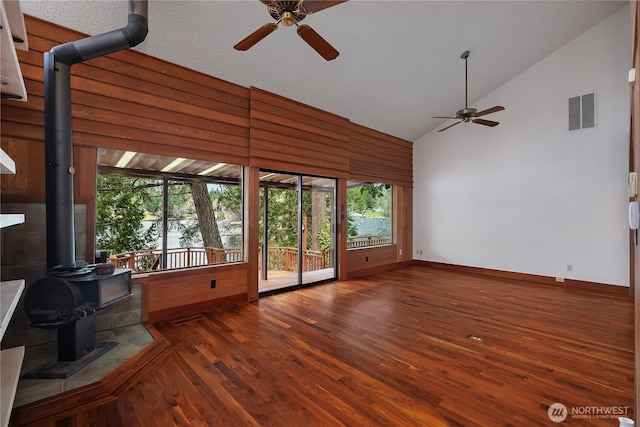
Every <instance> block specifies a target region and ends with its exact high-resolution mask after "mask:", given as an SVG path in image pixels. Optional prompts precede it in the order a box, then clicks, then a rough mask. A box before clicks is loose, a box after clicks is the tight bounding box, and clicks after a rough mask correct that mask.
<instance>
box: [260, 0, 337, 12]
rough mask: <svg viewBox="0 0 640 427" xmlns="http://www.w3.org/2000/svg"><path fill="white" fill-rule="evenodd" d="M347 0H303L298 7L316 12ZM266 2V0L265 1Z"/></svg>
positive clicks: (304, 10)
mask: <svg viewBox="0 0 640 427" xmlns="http://www.w3.org/2000/svg"><path fill="white" fill-rule="evenodd" d="M346 1H347V0H331V1H328V0H327V1H325V0H303V1H301V2H300V3H298V7H299V8H300V9H301V10H302V11H303V12H304V13H315V12H318V11H320V10H322V9H326V8H328V7H331V6H335V5H337V4H340V3H344V2H346ZM263 3H264V1H263Z"/></svg>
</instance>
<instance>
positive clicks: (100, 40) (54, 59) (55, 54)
mask: <svg viewBox="0 0 640 427" xmlns="http://www.w3.org/2000/svg"><path fill="white" fill-rule="evenodd" d="M147 32H148V26H147V0H129V20H128V23H127V26H126V27H123V28H120V29H117V30H113V31H109V32H107V33H104V34H99V35H96V36H91V37H87V38H84V39H82V40H78V41H75V42H69V43H64V44H61V45H58V46H55V47H54V48H52V49H51V50H50V51H49V52H47V53H45V54H44V121H45V136H44V139H45V159H46V165H45V166H46V206H47V269H48V270H50V271H51V270H54V271H76V270H78V269H79V268H78V267H77V266H76V253H75V252H76V250H75V236H74V210H73V175H74V173H75V169H74V167H73V140H72V136H71V72H70V70H71V66H72V65H73V64H77V63H79V62H83V61H86V60H89V59H92V58H97V57H99V56H103V55H107V54H110V53H113V52H117V51H120V50H125V49H128V48H130V47H133V46H136V45H138V44H140V43H141V42H142V41H143V40H144V39H145V37H146V36H147Z"/></svg>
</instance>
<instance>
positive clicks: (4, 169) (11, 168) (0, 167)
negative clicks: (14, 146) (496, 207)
mask: <svg viewBox="0 0 640 427" xmlns="http://www.w3.org/2000/svg"><path fill="white" fill-rule="evenodd" d="M0 173H6V174H15V173H16V162H14V161H13V159H12V158H11V157H9V155H8V154H7V153H5V152H4V150H3V149H2V148H0Z"/></svg>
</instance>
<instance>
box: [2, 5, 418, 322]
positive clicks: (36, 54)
mask: <svg viewBox="0 0 640 427" xmlns="http://www.w3.org/2000/svg"><path fill="white" fill-rule="evenodd" d="M25 23H26V27H27V32H28V37H29V45H30V50H29V51H27V52H24V51H18V57H19V60H20V65H21V68H22V72H23V75H24V79H25V84H26V87H27V92H28V102H24V103H23V102H15V101H7V100H2V104H1V106H2V112H1V113H2V114H1V118H2V135H1V138H0V139H1V143H2V148H3V149H4V150H5V151H6V152H7V153H8V154H9V155H10V156H11V157H12V158H14V160H15V161H16V163H17V164H18V173H17V175H15V176H2V178H1V179H2V199H3V201H4V202H23V203H25V202H35V203H43V202H44V188H45V185H44V82H43V80H44V78H43V73H44V71H43V53H44V52H47V51H49V50H50V49H51V48H52V47H54V46H56V45H59V44H62V43H66V42H69V41H73V40H79V39H81V38H83V37H86V35H84V34H81V33H78V32H75V31H72V30H68V29H66V28H63V27H60V26H57V25H55V24H51V23H48V22H46V21H42V20H40V19H37V18H33V17H30V16H25ZM71 73H72V77H71V87H72V93H71V100H72V116H73V140H74V146H75V148H76V149H75V152H74V156H75V163H76V170H77V173H76V179H75V182H76V186H75V197H76V201H77V202H78V203H87V205H88V222H87V230H89V232H88V233H87V234H88V235H90V234H92V233H91V232H90V230H93V229H94V227H95V225H94V224H93V221H94V214H95V200H94V199H95V173H96V172H95V156H96V151H95V150H96V148H98V147H100V148H110V149H118V150H131V151H138V152H144V153H150V154H159V155H167V156H180V157H189V158H193V159H198V160H211V161H216V162H225V163H233V164H238V165H242V166H251V169H250V170H252V171H254V172H255V171H257V169H258V168H264V169H274V170H283V171H289V172H296V173H303V174H310V175H321V176H327V177H332V178H337V179H338V183H339V184H338V186H339V188H343V189H344V188H346V187H345V185H344V181H346V180H347V179H354V180H360V181H367V182H383V183H386V184H392V185H397V186H399V187H398V192H397V194H398V196H397V197H396V196H394V197H395V198H394V204H395V205H396V212H398V213H397V214H396V217H395V219H394V230H395V233H396V234H395V236H396V242H397V248H396V245H394V249H393V251H392V252H393V253H395V254H396V256H395V257H394V256H393V253H391V252H389V254H390V256H391V259H389V263H391V264H393V263H396V262H398V261H402V260H406V259H411V257H410V255H411V253H410V252H411V249H409V250H407V249H405V248H407V247H409V248H410V244H411V233H412V227H411V216H410V213H411V211H412V204H411V196H410V194H411V190H412V155H411V153H412V149H411V147H412V144H411V143H410V142H409V141H405V140H402V139H399V138H396V137H393V136H390V135H386V134H383V133H381V132H378V131H375V130H372V129H368V128H366V127H364V126H360V125H356V124H354V123H351V122H350V121H349V120H348V119H347V118H344V117H340V116H337V115H335V114H332V113H329V112H326V111H322V110H319V109H317V108H314V107H311V106H308V105H305V104H302V103H299V102H296V101H293V100H291V99H288V98H285V97H284V96H281V95H277V94H273V93H270V92H267V91H264V90H261V89H258V88H254V87H252V88H245V87H242V86H238V85H235V84H233V83H230V82H226V81H223V80H220V79H217V78H214V77H211V76H207V75H204V74H201V73H198V72H196V71H193V70H189V69H186V68H183V67H180V66H177V65H174V64H170V63H167V62H165V61H162V60H159V59H157V58H153V57H150V56H147V55H145V54H142V53H139V52H136V51H134V50H127V51H122V52H117V53H114V54H110V55H108V56H104V57H99V58H95V59H92V60H90V61H87V62H85V63H81V64H76V65H74V66H73V67H72V68H71ZM254 178H255V177H254ZM250 182H251V183H253V185H256V183H257V181H256V180H255V179H254V180H252V181H250ZM342 193H344V191H342ZM250 200H254V199H250ZM338 202H339V204H342V205H345V204H346V196H345V195H344V194H341V195H339V200H338ZM407 214H409V216H406V215H407ZM252 223H253V222H252V221H248V224H249V226H248V229H247V230H248V231H247V232H248V233H249V234H250V233H252V232H255V230H256V229H257V228H256V227H253V228H251V224H252ZM338 227H339V230H338V234H339V236H340V238H341V240H344V241H345V242H346V234H345V232H344V230H342V229H341V228H340V227H345V224H344V222H340V223H339V224H338ZM254 240H255V239H254ZM249 243H251V240H250V239H249ZM93 246H94V242H93V236H91V237H89V238H88V241H87V253H92V251H93ZM256 247H257V246H256ZM339 248H340V256H341V260H340V277H341V278H344V277H345V275H346V274H347V272H348V271H351V270H353V269H356V270H359V269H361V268H362V266H361V265H359V263H356V265H354V266H350V265H349V263H348V259H350V257H347V253H346V245H345V244H344V242H343V243H342V244H341V245H340V244H339ZM249 249H251V248H249ZM368 250H369V249H363V250H362V251H361V252H360V255H362V256H366V255H364V253H365V252H366V251H368ZM373 251H374V255H373V256H374V257H377V254H379V250H377V249H374V250H373ZM247 253H248V254H249V255H251V256H252V254H253V251H252V250H248V251H247ZM400 253H401V254H400ZM360 255H359V256H358V257H357V259H360V258H361V256H360ZM255 264H256V263H255V262H253V263H251V262H249V263H243V264H241V265H237V266H236V267H235V268H238V269H241V270H242V271H244V272H245V275H246V277H247V279H246V281H245V280H240V282H239V283H245V286H246V287H247V288H248V289H247V290H246V291H245V292H243V293H242V294H244V295H248V297H249V298H250V299H253V298H255V297H257V276H256V275H255V271H249V270H251V269H252V268H253V269H255V268H256V265H255ZM375 264H376V265H377V264H378V261H376V263H375ZM369 265H371V264H369ZM212 268H214V269H215V268H216V267H212ZM162 274H165V273H160V275H162ZM166 274H170V273H169V272H167V273H166ZM154 276H155V275H154ZM211 277H213V276H211V274H209V272H207V273H206V274H203V273H202V272H198V273H196V272H193V274H192V273H191V272H184V273H183V276H182V280H181V281H180V283H177V284H176V285H175V286H177V287H178V288H176V289H174V290H173V292H179V291H181V290H180V289H182V288H184V287H185V286H194V287H198V291H197V292H193V293H192V296H193V301H186V302H185V301H182V302H181V304H182V303H184V304H192V303H193V304H197V303H198V302H201V300H199V299H202V298H203V295H202V293H204V292H207V295H206V297H205V299H206V300H207V301H209V300H213V299H216V298H220V299H225V298H229V289H226V288H224V286H223V287H222V288H220V286H219V287H218V288H216V289H215V290H211V289H210V283H209V282H210V278H211ZM229 277H235V276H233V275H231V276H229ZM234 280H235V279H234ZM152 281H153V282H154V283H153V286H151V282H152ZM155 282H157V283H155ZM173 282H174V283H175V282H176V281H175V280H174V281H173ZM148 283H149V288H155V289H159V290H160V289H161V290H162V292H163V293H164V294H165V295H171V290H169V289H167V288H166V286H168V284H167V283H169V281H166V280H164V279H162V278H161V277H157V278H155V277H154V278H153V280H151V278H149V281H148ZM225 283H226V282H225ZM223 285H224V283H223ZM254 288H255V289H254ZM233 289H234V290H235V291H238V292H240V290H239V289H238V288H237V286H235V285H234V286H233ZM148 297H149V298H150V299H149V300H148V301H146V302H145V304H150V308H151V309H152V310H153V309H154V307H155V308H158V310H171V309H172V307H170V306H164V305H163V303H161V302H160V301H159V300H158V299H157V298H156V296H154V295H151V296H148ZM154 304H155V305H154Z"/></svg>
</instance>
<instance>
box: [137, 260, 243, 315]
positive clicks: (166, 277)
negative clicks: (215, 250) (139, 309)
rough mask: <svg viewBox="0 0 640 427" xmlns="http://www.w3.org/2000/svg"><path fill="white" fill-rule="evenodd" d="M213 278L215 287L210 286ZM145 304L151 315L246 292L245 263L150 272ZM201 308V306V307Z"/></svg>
mask: <svg viewBox="0 0 640 427" xmlns="http://www.w3.org/2000/svg"><path fill="white" fill-rule="evenodd" d="M211 280H215V281H216V288H215V289H211ZM145 281H146V285H147V286H145V292H143V295H142V298H143V306H144V307H145V310H146V311H147V312H148V319H144V320H149V319H153V320H158V319H157V317H154V313H157V312H164V313H166V312H171V310H172V309H176V308H179V307H189V306H193V305H194V304H202V303H204V302H207V301H215V300H219V299H224V298H229V297H234V296H236V295H245V297H244V300H246V294H247V265H246V263H240V264H229V265H217V266H209V267H197V268H191V269H181V270H176V271H166V272H159V273H154V274H149V275H148V276H147V277H146V280H145ZM200 311H202V310H200Z"/></svg>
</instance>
